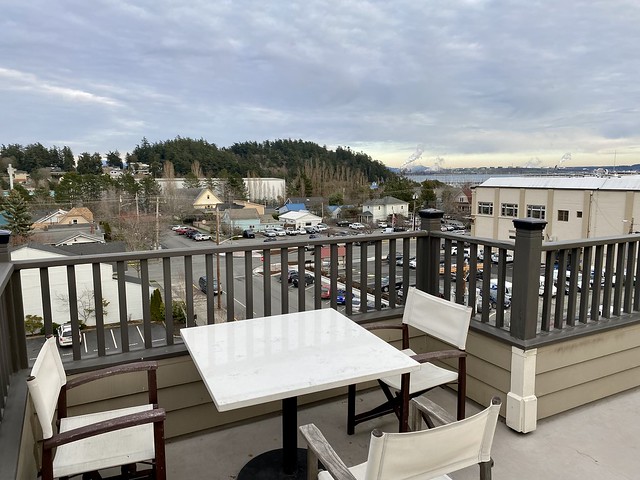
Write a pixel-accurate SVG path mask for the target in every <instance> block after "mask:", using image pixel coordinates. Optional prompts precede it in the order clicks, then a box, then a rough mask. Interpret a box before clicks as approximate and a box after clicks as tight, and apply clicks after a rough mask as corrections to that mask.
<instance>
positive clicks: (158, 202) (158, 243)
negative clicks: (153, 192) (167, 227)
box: [156, 197, 160, 250]
mask: <svg viewBox="0 0 640 480" xmlns="http://www.w3.org/2000/svg"><path fill="white" fill-rule="evenodd" d="M156 250H160V197H156Z"/></svg>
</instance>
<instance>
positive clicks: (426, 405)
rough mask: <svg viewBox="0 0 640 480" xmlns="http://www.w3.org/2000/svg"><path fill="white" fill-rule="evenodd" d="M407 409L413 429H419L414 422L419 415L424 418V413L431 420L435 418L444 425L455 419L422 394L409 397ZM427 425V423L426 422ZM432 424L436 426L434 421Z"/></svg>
mask: <svg viewBox="0 0 640 480" xmlns="http://www.w3.org/2000/svg"><path fill="white" fill-rule="evenodd" d="M409 410H410V416H411V417H412V418H413V419H414V425H413V426H412V430H413V431H416V430H419V427H418V425H417V424H416V423H415V422H417V420H418V419H419V418H420V417H422V418H425V420H426V417H425V415H426V416H427V417H428V418H429V419H430V420H431V421H432V422H433V420H437V422H438V424H440V425H446V424H448V423H453V422H455V421H456V419H455V417H454V416H453V415H451V414H450V413H449V412H447V411H446V410H445V409H444V408H442V407H441V406H440V405H438V404H437V403H435V402H433V401H432V400H430V399H428V398H427V397H424V396H422V395H420V396H418V397H413V398H412V399H411V403H410V404H409ZM427 425H429V423H428V422H427ZM433 426H436V425H435V423H433Z"/></svg>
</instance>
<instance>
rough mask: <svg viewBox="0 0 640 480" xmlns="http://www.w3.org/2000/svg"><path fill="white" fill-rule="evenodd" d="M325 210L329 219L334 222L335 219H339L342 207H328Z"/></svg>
mask: <svg viewBox="0 0 640 480" xmlns="http://www.w3.org/2000/svg"><path fill="white" fill-rule="evenodd" d="M325 210H326V212H327V213H328V214H329V217H331V218H332V219H334V220H335V219H337V218H340V213H341V212H342V206H341V205H329V206H328V207H327V208H326V209H325Z"/></svg>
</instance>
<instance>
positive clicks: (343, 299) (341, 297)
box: [336, 288, 355, 305]
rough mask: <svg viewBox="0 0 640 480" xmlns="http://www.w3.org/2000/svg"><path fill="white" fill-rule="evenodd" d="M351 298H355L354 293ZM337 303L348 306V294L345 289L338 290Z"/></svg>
mask: <svg viewBox="0 0 640 480" xmlns="http://www.w3.org/2000/svg"><path fill="white" fill-rule="evenodd" d="M351 298H352V299H353V298H355V295H354V294H353V293H352V294H351ZM336 303H337V304H338V305H346V303H347V292H346V290H344V289H343V288H338V289H337V290H336Z"/></svg>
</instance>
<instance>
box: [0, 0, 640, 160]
mask: <svg viewBox="0 0 640 480" xmlns="http://www.w3.org/2000/svg"><path fill="white" fill-rule="evenodd" d="M0 11H1V12H2V14H1V15H0V39H1V40H0V109H1V110H0V143H5V144H7V143H21V144H29V143H32V142H42V143H43V144H45V145H47V146H51V145H62V144H66V145H69V146H71V147H72V148H73V150H74V153H76V154H79V153H81V152H82V151H89V152H94V151H98V152H101V153H106V152H107V151H109V150H116V149H119V150H120V152H122V153H124V152H127V151H130V150H131V149H132V148H133V147H134V146H135V145H136V144H138V143H139V142H140V140H141V138H142V137H143V136H146V137H147V138H148V139H149V141H151V142H154V141H161V140H166V139H170V138H174V137H175V136H177V135H180V136H183V137H192V138H201V137H202V138H205V139H206V140H208V141H209V142H212V143H215V144H216V145H218V146H228V145H231V144H233V143H234V142H243V141H246V140H256V141H259V142H261V141H263V140H268V139H276V138H293V139H297V138H302V139H304V140H310V141H314V142H317V143H319V144H320V145H327V146H328V147H330V148H335V147H336V146H338V145H342V146H350V147H351V148H352V149H355V150H357V151H364V152H366V153H368V154H369V155H371V156H372V157H373V158H374V159H378V160H382V161H384V162H385V163H386V164H388V165H390V166H399V165H401V164H402V163H403V162H405V161H407V159H409V158H410V157H411V156H412V155H414V156H417V153H418V152H420V151H421V150H424V152H423V153H422V158H421V160H420V163H422V164H424V165H435V164H441V165H442V166H445V167H455V166H469V165H474V164H477V165H524V164H529V165H534V164H542V165H551V166H553V165H554V164H558V163H563V162H564V163H565V164H566V165H569V164H576V165H584V164H611V163H613V161H614V156H615V158H616V161H617V162H618V163H619V164H625V163H626V164H631V163H640V148H638V146H640V130H639V123H640V115H639V113H640V112H639V105H640V47H639V46H640V27H639V26H640V2H638V1H637V0H627V1H625V0H606V1H598V0H590V1H568V0H567V1H558V0H550V1H546V0H542V1H535V0H528V1H483V0H467V1H463V0H441V1H440V0H439V1H431V0H423V1H416V0H410V1H409V0H407V1H405V0H392V1H388V0H387V1H365V0H321V1H317V0H306V1H302V2H297V1H277V0H271V1H265V0H260V1H254V0H234V1H231V0H229V1H219V0H206V1H204V0H203V1H200V0H183V1H169V0H137V1H125V0H90V1H87V0H78V1H72V0H69V1H56V0H29V1H26V0H9V1H3V2H2V4H1V6H0ZM567 153H570V154H571V155H569V156H567V155H566V154H567ZM563 156H564V160H562V158H563Z"/></svg>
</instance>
